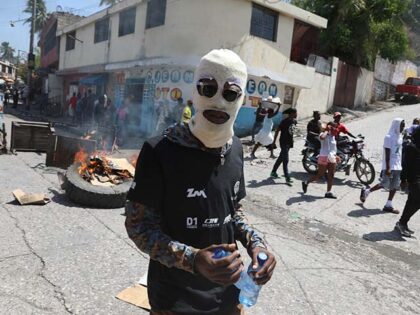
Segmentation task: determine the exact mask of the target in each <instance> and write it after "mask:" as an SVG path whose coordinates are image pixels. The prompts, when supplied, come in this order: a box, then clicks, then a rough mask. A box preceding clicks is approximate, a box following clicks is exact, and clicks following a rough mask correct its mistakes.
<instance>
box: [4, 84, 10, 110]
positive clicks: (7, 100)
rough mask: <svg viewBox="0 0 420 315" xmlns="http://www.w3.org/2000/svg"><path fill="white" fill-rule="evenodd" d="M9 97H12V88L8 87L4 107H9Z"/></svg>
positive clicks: (5, 92)
mask: <svg viewBox="0 0 420 315" xmlns="http://www.w3.org/2000/svg"><path fill="white" fill-rule="evenodd" d="M9 97H10V90H9V88H8V87H6V90H5V91H4V107H7V105H9Z"/></svg>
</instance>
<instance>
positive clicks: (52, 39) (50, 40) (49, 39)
mask: <svg viewBox="0 0 420 315" xmlns="http://www.w3.org/2000/svg"><path fill="white" fill-rule="evenodd" d="M56 33H57V21H56V22H55V23H54V25H53V26H52V27H51V28H50V30H49V31H48V33H47V35H46V36H45V43H44V50H43V52H42V55H43V56H45V55H46V54H48V53H49V52H50V51H51V50H52V49H53V48H54V47H55V46H56V44H57V37H56V35H55V34H56Z"/></svg>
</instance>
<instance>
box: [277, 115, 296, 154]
mask: <svg viewBox="0 0 420 315" xmlns="http://www.w3.org/2000/svg"><path fill="white" fill-rule="evenodd" d="M296 124H297V122H296V120H295V119H294V118H290V117H288V118H286V119H285V120H283V121H282V122H281V123H280V126H279V129H280V132H281V133H280V146H286V145H289V146H290V147H293V134H294V131H295V128H296Z"/></svg>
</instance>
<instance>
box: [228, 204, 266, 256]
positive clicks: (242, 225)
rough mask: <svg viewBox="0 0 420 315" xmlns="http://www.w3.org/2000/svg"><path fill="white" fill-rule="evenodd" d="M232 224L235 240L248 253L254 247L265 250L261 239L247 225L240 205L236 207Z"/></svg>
mask: <svg viewBox="0 0 420 315" xmlns="http://www.w3.org/2000/svg"><path fill="white" fill-rule="evenodd" d="M233 224H234V226H235V238H236V239H237V240H239V241H240V242H241V243H242V245H243V246H244V247H245V248H246V249H248V251H249V250H252V249H254V248H255V247H263V248H267V245H266V244H265V242H264V240H263V238H262V237H261V236H260V235H258V233H257V232H256V231H255V230H254V229H253V228H252V227H251V226H250V225H249V224H248V223H247V220H246V217H245V214H244V211H243V208H242V205H241V204H240V203H238V204H237V205H236V211H235V215H234V216H233Z"/></svg>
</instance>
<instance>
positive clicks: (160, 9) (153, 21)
mask: <svg viewBox="0 0 420 315" xmlns="http://www.w3.org/2000/svg"><path fill="white" fill-rule="evenodd" d="M165 14H166V0H149V1H148V2H147V16H146V29H148V28H152V27H156V26H160V25H163V24H165Z"/></svg>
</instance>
